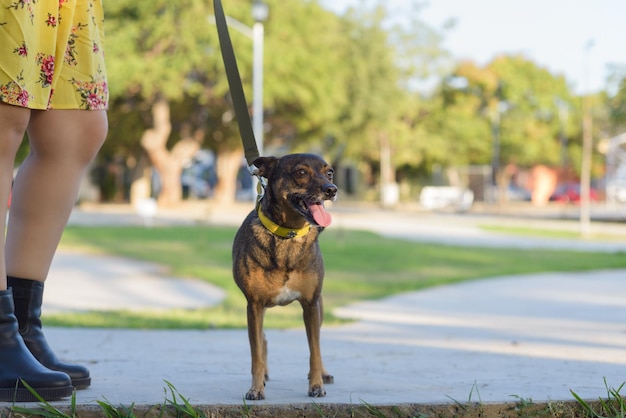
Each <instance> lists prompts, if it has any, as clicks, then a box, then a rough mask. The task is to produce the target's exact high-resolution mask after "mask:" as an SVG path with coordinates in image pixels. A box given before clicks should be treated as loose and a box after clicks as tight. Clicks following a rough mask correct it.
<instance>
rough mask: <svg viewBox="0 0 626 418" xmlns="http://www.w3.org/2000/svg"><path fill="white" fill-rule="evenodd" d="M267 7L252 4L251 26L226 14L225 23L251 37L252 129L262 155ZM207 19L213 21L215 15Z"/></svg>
mask: <svg viewBox="0 0 626 418" xmlns="http://www.w3.org/2000/svg"><path fill="white" fill-rule="evenodd" d="M268 13H269V9H268V7H267V4H265V3H263V1H262V0H255V1H254V3H253V4H252V18H253V19H254V25H253V26H252V28H250V27H249V26H247V25H245V24H243V23H241V22H240V21H238V20H237V19H234V18H232V17H230V16H226V24H227V25H228V26H229V27H231V28H233V29H235V30H236V31H237V32H239V33H241V34H242V35H244V36H246V37H247V38H250V39H252V131H253V132H254V137H255V139H256V142H257V148H258V149H259V154H260V155H263V38H264V33H265V30H264V27H263V22H265V20H267V15H268ZM209 21H210V22H211V23H215V17H214V16H210V17H209Z"/></svg>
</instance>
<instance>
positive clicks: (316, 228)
mask: <svg viewBox="0 0 626 418" xmlns="http://www.w3.org/2000/svg"><path fill="white" fill-rule="evenodd" d="M253 164H254V165H255V166H256V167H257V168H258V174H259V175H260V176H261V177H264V178H266V179H267V186H266V190H265V195H264V196H263V198H262V199H261V201H260V203H259V204H258V205H257V208H256V209H255V210H253V211H252V212H250V214H249V215H248V217H247V218H246V219H245V220H244V221H243V224H242V225H241V227H240V228H239V231H237V235H236V236H235V240H234V243H233V275H234V277H235V282H236V283H237V285H238V286H239V288H240V289H241V291H242V292H243V294H244V295H245V297H246V299H247V301H248V337H249V339H250V352H251V355H252V386H251V387H250V390H249V391H248V393H247V394H246V399H248V400H259V399H265V380H267V379H269V376H268V365H267V341H266V340H265V335H264V334H263V316H264V314H265V310H266V309H267V308H270V307H273V306H276V305H282V306H284V305H287V304H289V303H291V302H293V301H294V300H297V301H298V302H300V305H302V310H303V317H304V325H305V327H306V335H307V339H308V342H309V353H310V370H309V396H312V397H321V396H324V395H326V391H325V390H324V383H332V382H333V377H332V376H331V375H329V374H328V373H327V372H326V370H325V369H324V366H323V364H322V356H321V353H320V327H321V324H322V315H323V311H322V296H321V293H322V282H323V280H324V263H323V260H322V253H321V251H320V248H319V243H318V241H317V237H318V235H319V234H320V232H321V231H322V230H323V229H324V227H326V226H328V225H329V224H330V222H331V217H330V214H328V212H326V210H325V209H324V201H325V200H335V197H336V196H337V186H335V185H334V184H333V173H334V172H333V169H332V168H331V167H330V166H329V165H328V164H327V163H326V162H325V161H324V160H323V159H321V158H320V157H318V156H317V155H313V154H291V155H287V156H284V157H282V158H274V157H261V158H258V159H256V160H255V161H254V162H253Z"/></svg>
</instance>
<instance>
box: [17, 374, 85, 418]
mask: <svg viewBox="0 0 626 418" xmlns="http://www.w3.org/2000/svg"><path fill="white" fill-rule="evenodd" d="M21 382H22V384H23V385H24V387H25V388H26V389H28V391H29V392H30V393H32V394H33V396H34V397H35V398H36V399H37V400H38V401H39V402H40V404H39V408H23V407H21V406H15V405H14V406H12V407H11V412H12V413H15V414H19V415H23V416H40V417H44V418H75V417H76V391H74V392H73V393H72V397H71V400H70V410H69V413H66V412H63V411H61V410H60V409H57V408H55V407H54V406H52V405H51V404H50V403H49V402H48V401H46V400H45V399H44V398H42V397H41V395H39V393H37V391H36V390H35V389H33V387H32V386H30V385H29V384H28V383H26V382H25V381H24V380H21Z"/></svg>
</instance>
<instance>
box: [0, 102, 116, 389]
mask: <svg viewBox="0 0 626 418" xmlns="http://www.w3.org/2000/svg"><path fill="white" fill-rule="evenodd" d="M106 132H107V118H106V113H105V111H86V110H49V111H46V112H37V111H34V112H33V114H32V117H31V121H30V124H29V126H28V138H29V141H30V145H31V152H30V154H29V155H28V157H27V158H26V160H25V161H24V163H23V164H22V165H21V167H20V169H19V171H18V174H17V176H16V178H15V184H14V187H13V197H12V203H11V210H10V214H9V222H8V226H7V238H6V249H5V253H6V266H7V275H8V276H7V277H8V278H7V283H8V286H9V287H11V288H12V289H13V297H14V300H15V315H16V316H17V319H18V321H19V324H20V334H21V335H22V338H23V339H24V342H25V343H26V346H27V347H28V349H29V350H30V351H31V353H32V354H33V355H34V356H35V358H37V360H39V362H40V363H41V364H43V365H44V366H46V367H47V368H49V369H51V370H57V371H62V372H65V373H67V374H68V375H69V376H70V377H71V378H72V384H73V385H74V386H75V387H76V388H77V389H82V388H86V387H88V386H89V385H90V383H91V378H90V376H89V370H88V369H87V368H85V367H83V366H80V365H75V364H69V363H65V362H62V361H60V360H59V359H58V358H57V356H56V355H55V354H54V352H53V351H52V349H51V348H50V346H49V345H48V343H47V341H46V339H45V336H44V334H43V331H42V325H41V319H40V317H41V304H42V301H43V290H44V281H45V279H46V277H47V275H48V270H49V269H50V264H51V263H52V259H53V257H54V254H55V252H56V249H57V246H58V244H59V241H60V239H61V235H62V233H63V229H64V228H65V225H66V224H67V220H68V218H69V216H70V214H71V211H72V208H73V207H74V204H75V203H76V198H77V196H78V191H79V186H80V183H81V179H82V177H83V175H84V174H85V172H86V171H87V168H88V166H89V164H90V163H91V161H92V160H93V158H94V156H95V155H96V153H97V151H98V150H99V149H100V147H101V145H102V142H103V141H104V138H105V136H106Z"/></svg>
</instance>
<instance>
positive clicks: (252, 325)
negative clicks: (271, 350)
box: [246, 303, 268, 401]
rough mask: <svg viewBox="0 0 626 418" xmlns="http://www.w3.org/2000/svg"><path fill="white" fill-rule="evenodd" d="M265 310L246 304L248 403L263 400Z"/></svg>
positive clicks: (266, 372) (265, 349)
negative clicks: (249, 365)
mask: <svg viewBox="0 0 626 418" xmlns="http://www.w3.org/2000/svg"><path fill="white" fill-rule="evenodd" d="M264 314H265V308H264V307H263V306H261V305H258V304H253V303H248V339H249V340H250V354H251V358H252V386H251V387H250V390H249V391H248V393H246V399H247V400H250V401H256V400H262V399H265V377H266V376H267V374H268V371H267V341H266V340H265V335H263V316H264Z"/></svg>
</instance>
